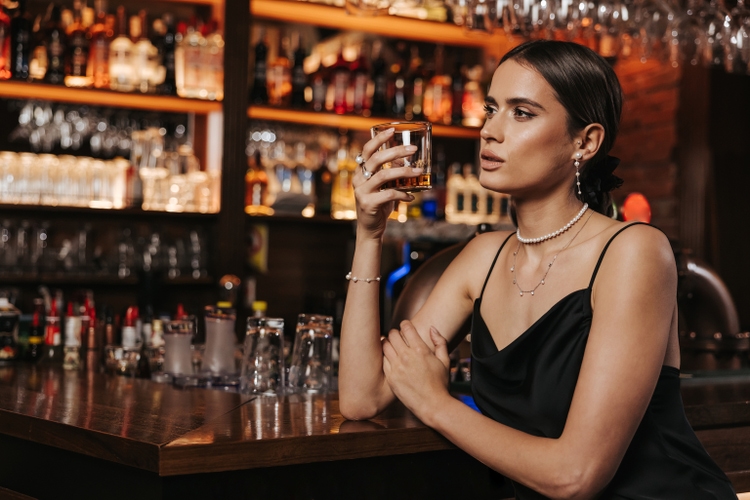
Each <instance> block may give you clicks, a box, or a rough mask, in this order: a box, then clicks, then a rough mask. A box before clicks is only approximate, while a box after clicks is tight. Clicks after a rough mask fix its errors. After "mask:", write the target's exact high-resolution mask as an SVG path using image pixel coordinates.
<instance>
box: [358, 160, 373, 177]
mask: <svg viewBox="0 0 750 500" xmlns="http://www.w3.org/2000/svg"><path fill="white" fill-rule="evenodd" d="M359 166H360V167H362V175H364V176H365V180H367V179H369V178H370V177H372V172H370V171H369V170H367V169H366V168H365V164H364V163H360V165H359Z"/></svg>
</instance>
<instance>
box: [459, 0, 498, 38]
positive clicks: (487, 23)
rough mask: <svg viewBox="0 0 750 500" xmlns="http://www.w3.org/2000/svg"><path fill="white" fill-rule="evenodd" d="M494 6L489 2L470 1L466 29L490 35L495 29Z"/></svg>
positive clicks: (483, 0) (480, 0)
mask: <svg viewBox="0 0 750 500" xmlns="http://www.w3.org/2000/svg"><path fill="white" fill-rule="evenodd" d="M496 18H497V16H496V14H495V4H494V2H493V1H491V0H471V2H470V3H469V15H468V16H467V18H466V29H468V30H469V31H480V32H483V33H492V31H493V29H494V27H495V19H496Z"/></svg>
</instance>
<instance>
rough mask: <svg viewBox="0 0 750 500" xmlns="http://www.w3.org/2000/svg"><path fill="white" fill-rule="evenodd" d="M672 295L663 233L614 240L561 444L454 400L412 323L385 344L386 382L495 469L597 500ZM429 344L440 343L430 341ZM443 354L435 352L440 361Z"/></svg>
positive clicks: (624, 440)
mask: <svg viewBox="0 0 750 500" xmlns="http://www.w3.org/2000/svg"><path fill="white" fill-rule="evenodd" d="M676 295H677V272H676V266H675V262H674V255H673V252H672V250H671V247H670V245H669V242H668V241H667V239H666V237H665V236H664V235H663V234H662V233H661V232H659V231H658V230H656V229H654V228H651V227H648V226H638V227H633V228H630V229H628V231H627V232H625V233H623V234H622V235H621V236H619V237H617V238H616V239H615V240H613V242H612V244H611V245H610V248H609V250H608V252H607V254H606V258H605V259H604V261H603V263H602V266H601V268H600V270H599V273H598V276H597V278H596V282H595V286H594V291H593V299H592V302H593V307H594V316H593V322H592V325H591V332H590V334H589V339H588V342H587V346H586V351H585V354H584V358H583V363H582V366H581V371H580V374H579V379H578V383H577V385H576V389H575V393H574V395H573V400H572V403H571V407H570V411H569V413H568V418H567V420H566V424H565V428H564V430H563V433H562V435H561V436H560V437H559V438H557V439H550V438H542V437H535V436H531V435H529V434H525V433H523V432H521V431H518V430H515V429H512V428H510V427H507V426H504V425H502V424H499V423H497V422H495V421H493V420H491V419H489V418H487V417H485V416H483V415H481V414H479V413H477V412H475V411H474V410H472V409H470V408H468V407H467V406H466V405H464V404H463V403H461V402H460V401H458V400H456V399H455V398H453V397H452V396H450V394H449V393H448V391H447V388H446V386H445V381H446V380H447V377H446V376H445V375H444V373H442V374H441V371H440V370H441V365H442V363H436V362H435V361H436V357H435V355H433V354H432V353H431V352H428V351H429V350H428V349H426V346H425V348H424V349H423V348H422V346H421V345H420V342H421V339H420V338H419V337H418V335H416V337H415V333H414V331H412V330H413V329H412V328H411V326H410V325H409V324H408V323H405V324H404V325H402V330H401V335H394V334H393V333H392V334H391V335H390V336H389V341H388V342H387V343H386V345H384V352H385V355H386V363H385V364H384V368H385V372H386V376H387V378H388V381H389V383H390V384H391V387H392V388H393V390H394V392H395V394H396V396H397V397H398V398H399V399H400V400H401V401H402V402H403V403H404V404H405V405H406V406H407V407H408V408H409V409H410V410H412V411H413V412H414V413H415V414H416V415H417V417H419V418H420V419H421V420H422V421H423V422H424V423H425V424H427V425H429V426H430V427H433V428H434V429H436V430H437V431H439V432H440V433H441V434H443V435H444V436H446V437H447V438H448V439H450V440H451V441H452V442H453V443H454V444H456V445H457V446H458V447H459V448H461V449H463V450H464V451H466V452H467V453H469V454H471V455H473V456H474V457H475V458H477V459H478V460H480V461H481V462H483V463H485V464H486V465H488V466H489V467H491V468H493V469H495V470H497V471H498V472H500V473H501V474H504V475H506V476H508V477H509V478H511V479H513V480H515V481H518V482H520V483H523V484H525V485H527V486H529V487H530V488H532V489H534V490H536V491H539V492H540V493H542V494H544V495H546V496H548V497H550V498H592V497H594V496H595V495H596V493H597V492H599V491H601V490H602V489H603V488H604V487H605V486H606V485H607V484H608V483H609V481H610V480H611V479H612V477H613V476H614V474H615V472H616V471H617V468H618V466H619V464H620V462H621V460H622V457H623V456H624V454H625V451H626V450H627V448H628V446H629V444H630V442H631V440H632V438H633V435H634V434H635V431H636V429H637V428H638V425H639V424H640V422H641V419H642V417H643V415H644V413H645V411H646V408H647V407H648V404H649V401H650V399H651V396H652V394H653V391H654V388H655V386H656V382H657V380H658V377H659V373H660V371H661V366H662V364H663V362H664V358H665V353H666V349H667V344H668V341H669V335H670V331H671V329H672V324H673V321H676V318H674V312H675V304H676ZM433 341H434V342H435V343H436V344H440V343H441V341H440V339H439V336H436V335H434V334H433ZM442 352H443V349H442V348H441V346H440V345H438V348H437V349H436V351H435V353H436V355H438V356H441V353H442ZM443 370H444V368H443ZM441 383H442V385H440V384H441Z"/></svg>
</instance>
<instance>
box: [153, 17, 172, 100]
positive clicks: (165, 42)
mask: <svg viewBox="0 0 750 500" xmlns="http://www.w3.org/2000/svg"><path fill="white" fill-rule="evenodd" d="M162 20H163V22H164V29H165V31H164V36H163V37H161V46H160V47H157V48H158V49H159V52H160V54H161V61H162V64H163V65H164V82H162V84H161V85H160V86H159V93H160V94H164V95H175V94H176V93H177V84H176V82H175V48H176V43H177V42H176V35H177V33H176V32H175V26H174V16H173V15H172V14H170V13H166V14H164V16H163V17H162Z"/></svg>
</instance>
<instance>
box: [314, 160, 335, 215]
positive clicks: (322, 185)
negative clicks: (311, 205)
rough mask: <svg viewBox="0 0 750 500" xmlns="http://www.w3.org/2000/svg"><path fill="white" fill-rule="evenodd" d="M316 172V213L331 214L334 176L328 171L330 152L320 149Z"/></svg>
mask: <svg viewBox="0 0 750 500" xmlns="http://www.w3.org/2000/svg"><path fill="white" fill-rule="evenodd" d="M318 163H319V167H318V169H317V170H316V171H315V212H316V213H319V214H327V213H330V212H331V188H332V184H333V174H332V173H331V171H330V170H329V169H328V152H327V150H326V149H325V148H321V149H320V161H319V162H318Z"/></svg>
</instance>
